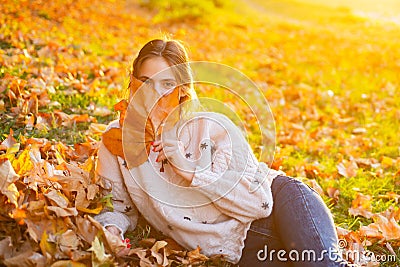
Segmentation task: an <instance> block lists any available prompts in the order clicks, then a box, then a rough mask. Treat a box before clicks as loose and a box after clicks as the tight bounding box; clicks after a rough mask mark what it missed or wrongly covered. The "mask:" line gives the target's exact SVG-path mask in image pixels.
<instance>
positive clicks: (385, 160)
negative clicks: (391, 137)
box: [381, 156, 394, 169]
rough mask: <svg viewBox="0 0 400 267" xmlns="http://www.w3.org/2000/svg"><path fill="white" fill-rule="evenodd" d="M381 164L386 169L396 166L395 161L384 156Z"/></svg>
mask: <svg viewBox="0 0 400 267" xmlns="http://www.w3.org/2000/svg"><path fill="white" fill-rule="evenodd" d="M381 164H382V167H383V168H385V169H386V168H389V167H392V166H393V164H394V159H392V158H389V157H385V156H383V157H382V160H381Z"/></svg>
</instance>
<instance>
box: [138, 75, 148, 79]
mask: <svg viewBox="0 0 400 267" xmlns="http://www.w3.org/2000/svg"><path fill="white" fill-rule="evenodd" d="M138 79H146V80H148V79H149V77H147V76H140V77H139V78H138Z"/></svg>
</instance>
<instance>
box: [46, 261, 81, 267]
mask: <svg viewBox="0 0 400 267" xmlns="http://www.w3.org/2000/svg"><path fill="white" fill-rule="evenodd" d="M51 267H86V264H83V263H81V262H76V261H71V260H61V261H56V262H55V263H53V264H52V265H51Z"/></svg>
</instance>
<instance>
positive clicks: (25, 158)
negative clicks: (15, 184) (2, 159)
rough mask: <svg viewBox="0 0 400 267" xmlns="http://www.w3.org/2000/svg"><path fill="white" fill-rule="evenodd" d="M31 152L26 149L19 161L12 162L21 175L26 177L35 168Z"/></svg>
mask: <svg viewBox="0 0 400 267" xmlns="http://www.w3.org/2000/svg"><path fill="white" fill-rule="evenodd" d="M29 152H30V151H29V149H25V150H24V151H22V153H21V154H20V155H19V156H18V158H17V159H14V160H12V165H13V167H14V169H15V171H16V172H17V173H18V174H19V175H25V174H26V173H28V172H29V171H30V170H31V169H32V168H33V163H32V161H31V157H30V155H29Z"/></svg>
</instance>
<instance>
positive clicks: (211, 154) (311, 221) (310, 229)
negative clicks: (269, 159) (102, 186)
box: [96, 39, 343, 267]
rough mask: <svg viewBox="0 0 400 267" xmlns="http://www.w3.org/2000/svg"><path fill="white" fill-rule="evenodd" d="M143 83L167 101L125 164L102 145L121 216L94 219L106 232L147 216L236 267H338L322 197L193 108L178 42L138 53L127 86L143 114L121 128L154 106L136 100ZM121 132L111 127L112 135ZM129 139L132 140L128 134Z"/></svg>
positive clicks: (231, 128) (221, 120)
mask: <svg viewBox="0 0 400 267" xmlns="http://www.w3.org/2000/svg"><path fill="white" fill-rule="evenodd" d="M173 66H179V68H177V69H173V68H172V69H171V67H173ZM160 73H162V74H161V75H160ZM136 79H138V80H140V81H142V82H143V83H144V84H145V86H144V87H146V88H144V90H142V97H143V98H145V99H147V100H148V99H150V98H157V97H160V99H158V100H154V103H156V104H155V106H154V109H153V110H150V111H149V117H148V120H144V121H143V123H144V124H146V125H143V127H142V129H143V131H144V132H145V133H143V135H142V137H143V138H142V139H144V141H143V142H141V143H140V142H138V143H137V144H134V143H133V142H135V140H131V141H129V142H131V143H129V142H128V143H125V144H124V145H125V146H127V144H128V145H129V148H126V147H124V150H125V151H126V153H125V156H126V157H127V158H125V159H124V158H122V157H121V156H116V155H114V154H112V153H111V152H110V151H109V149H107V147H106V146H105V145H104V143H102V144H101V147H100V149H99V153H98V164H97V173H98V175H100V176H102V177H103V178H104V179H105V181H107V182H108V183H109V185H110V187H111V188H112V193H113V204H114V211H112V212H104V213H102V214H100V215H98V216H97V217H96V219H97V220H98V221H99V222H100V223H102V224H103V225H104V227H105V228H106V229H108V230H109V231H110V232H112V233H114V234H116V235H119V236H121V238H123V235H124V233H125V232H126V231H127V230H133V229H134V228H135V226H136V223H137V218H138V212H140V213H141V214H142V215H143V217H144V218H145V219H146V220H147V221H148V222H150V223H151V224H152V226H153V227H155V228H156V229H158V230H159V231H161V232H162V233H164V234H165V235H167V236H170V237H171V238H173V239H174V240H175V241H177V242H178V243H179V244H180V245H182V246H183V247H185V248H187V249H194V248H196V247H197V246H200V247H201V248H202V253H204V254H206V255H209V256H210V255H214V254H223V255H224V257H225V259H226V260H227V261H229V262H232V263H234V264H239V266H254V267H255V266H340V263H339V262H338V261H337V260H336V259H338V257H337V255H336V254H335V253H333V252H334V251H335V248H336V245H337V236H336V231H335V226H334V223H333V220H332V217H331V215H330V212H329V210H328V209H327V207H326V206H325V204H324V202H323V201H322V199H321V198H320V196H319V195H318V194H317V193H316V192H315V191H314V190H312V189H311V188H310V187H308V186H307V185H305V184H304V183H302V182H300V181H298V180H296V179H293V178H289V177H286V176H285V175H284V174H283V173H281V172H278V171H274V170H272V169H269V168H268V167H267V166H266V164H264V163H262V162H258V161H257V159H256V157H255V156H254V154H253V152H252V150H251V148H250V146H249V144H248V143H247V142H246V140H245V138H244V137H243V135H242V134H241V132H240V130H239V129H238V128H237V127H236V126H235V125H234V124H233V123H232V121H230V120H229V119H228V118H227V117H226V116H223V115H221V114H218V113H213V112H208V113H207V112H192V113H190V112H189V111H190V108H187V109H186V106H185V104H186V103H191V102H193V103H195V102H196V101H195V99H196V94H195V92H194V90H193V85H192V83H191V73H190V70H189V67H188V57H187V53H186V51H185V48H184V47H183V46H182V45H181V44H180V43H179V42H178V41H174V40H169V41H166V40H158V39H157V40H152V41H150V42H148V43H147V44H146V45H145V46H144V47H143V48H142V49H141V50H140V52H139V54H138V56H137V58H136V59H135V60H134V62H133V68H132V73H131V83H130V88H131V101H136V103H134V104H133V105H132V103H131V105H130V107H131V106H132V107H133V108H132V109H133V111H132V112H133V113H135V112H136V111H137V112H138V113H137V115H138V114H139V115H138V116H136V115H135V116H134V115H132V114H130V113H129V108H128V113H127V115H126V116H127V117H126V119H125V122H124V127H130V126H129V124H131V125H135V123H136V124H138V123H137V122H138V121H139V117H140V112H139V111H140V110H141V108H142V106H144V105H145V102H146V101H147V100H143V101H141V100H140V97H139V98H138V97H136V98H135V97H134V95H135V94H136V93H138V94H139V95H140V92H137V88H134V86H133V85H134V84H135V81H136ZM142 89H143V88H142ZM146 90H148V91H146ZM143 92H144V93H143ZM132 99H136V100H132ZM163 101H164V102H163ZM163 103H164V104H163ZM165 103H167V105H165ZM163 105H164V106H163ZM188 106H190V105H188ZM185 109H186V111H185ZM176 110H178V117H177V119H176V120H173V123H172V124H171V125H170V126H171V127H170V128H167V127H166V126H165V125H164V124H163V122H165V119H166V117H167V115H168V114H167V113H168V112H176ZM184 111H185V112H184ZM139 124H140V123H139ZM149 125H150V126H149ZM148 126H149V127H148ZM119 127H121V125H120V124H119V122H118V121H114V122H112V123H110V125H109V127H108V129H112V128H119ZM131 127H133V126H131ZM163 127H165V128H163ZM178 128H179V130H178ZM149 129H150V130H149ZM159 129H161V130H159ZM136 130H137V129H136ZM162 132H164V133H167V134H166V135H165V136H166V137H165V138H162V136H163V135H162V134H161V133H162ZM127 133H128V134H127ZM171 133H173V134H171ZM175 133H179V134H175ZM123 134H124V137H125V138H126V139H127V140H129V131H124V132H123ZM146 140H151V141H152V142H151V143H150V144H151V147H150V146H149V145H147V144H148V143H146ZM130 144H132V145H130ZM233 144H234V145H233ZM159 177H161V178H162V179H159ZM169 185H174V186H178V187H179V188H178V189H176V190H175V188H172V187H171V186H169ZM171 188H172V189H171ZM170 189H171V190H172V191H173V193H171V191H170ZM157 192H158V193H159V194H157ZM160 192H161V193H160ZM176 192H179V193H176ZM186 192H188V193H186ZM197 200H199V201H197ZM185 203H186V204H188V205H185ZM199 203H200V204H199ZM125 252H126V250H125V251H122V252H121V253H122V254H123V253H125ZM341 266H343V265H341Z"/></svg>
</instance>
